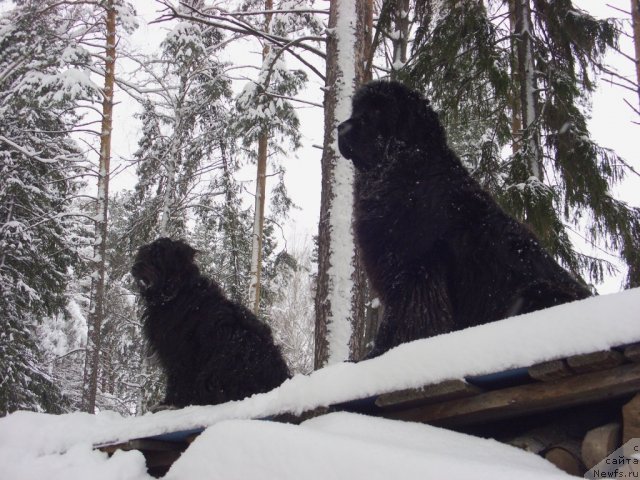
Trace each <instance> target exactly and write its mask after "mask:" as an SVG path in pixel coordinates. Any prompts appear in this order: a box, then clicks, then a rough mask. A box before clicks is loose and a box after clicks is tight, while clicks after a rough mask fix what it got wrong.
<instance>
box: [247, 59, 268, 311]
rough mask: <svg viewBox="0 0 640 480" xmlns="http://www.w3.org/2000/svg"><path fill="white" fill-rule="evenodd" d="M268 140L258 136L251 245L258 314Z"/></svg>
mask: <svg viewBox="0 0 640 480" xmlns="http://www.w3.org/2000/svg"><path fill="white" fill-rule="evenodd" d="M265 48H267V47H265ZM268 142H269V140H268V138H267V135H266V134H264V133H263V134H261V135H260V138H258V170H257V174H256V202H255V209H254V217H253V236H252V237H253V242H252V246H251V280H250V283H249V301H250V302H251V304H252V306H253V313H255V314H256V315H257V314H258V312H259V311H260V281H261V279H260V274H261V272H262V243H263V231H264V201H265V195H266V184H267V153H268Z"/></svg>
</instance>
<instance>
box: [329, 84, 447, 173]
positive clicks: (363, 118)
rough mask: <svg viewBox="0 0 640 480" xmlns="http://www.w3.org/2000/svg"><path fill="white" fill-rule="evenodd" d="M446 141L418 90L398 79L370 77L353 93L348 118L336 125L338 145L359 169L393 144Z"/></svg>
mask: <svg viewBox="0 0 640 480" xmlns="http://www.w3.org/2000/svg"><path fill="white" fill-rule="evenodd" d="M434 143H435V144H436V145H444V144H446V140H445V135H444V129H443V128H442V125H441V124H440V121H439V120H438V115H437V114H436V113H435V112H434V111H433V109H432V108H431V107H430V106H429V101H428V100H426V99H425V98H424V97H423V96H422V95H421V94H420V93H418V92H415V91H412V90H410V89H408V88H407V87H405V86H404V85H402V84H401V83H399V82H391V81H380V80H377V81H373V82H370V83H368V84H366V85H364V86H363V87H361V88H360V89H359V90H358V91H357V92H356V94H355V95H354V97H353V101H352V113H351V118H349V119H348V120H346V121H345V122H343V123H341V124H340V125H339V126H338V148H339V149H340V153H341V154H342V155H343V156H344V157H345V158H348V159H349V160H351V161H352V162H353V164H354V166H355V167H356V168H357V169H359V170H368V169H370V168H373V167H375V166H376V165H378V164H379V163H380V162H381V161H382V160H383V156H384V154H385V152H386V151H387V149H388V148H389V147H390V146H391V145H392V144H394V145H395V146H399V147H402V148H405V147H409V148H424V147H428V146H429V145H431V144H434Z"/></svg>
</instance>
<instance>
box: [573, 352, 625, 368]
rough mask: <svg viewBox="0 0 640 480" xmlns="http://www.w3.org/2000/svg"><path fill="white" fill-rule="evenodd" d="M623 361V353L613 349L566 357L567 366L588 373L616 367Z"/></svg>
mask: <svg viewBox="0 0 640 480" xmlns="http://www.w3.org/2000/svg"><path fill="white" fill-rule="evenodd" d="M623 362H624V355H623V354H622V353H620V352H616V351H615V350H604V351H601V352H593V353H585V354H583V355H574V356H573V357H569V358H567V364H568V365H569V368H571V370H573V371H574V372H576V373H589V372H596V371H598V370H605V369H607V368H613V367H617V366H618V365H622V363H623Z"/></svg>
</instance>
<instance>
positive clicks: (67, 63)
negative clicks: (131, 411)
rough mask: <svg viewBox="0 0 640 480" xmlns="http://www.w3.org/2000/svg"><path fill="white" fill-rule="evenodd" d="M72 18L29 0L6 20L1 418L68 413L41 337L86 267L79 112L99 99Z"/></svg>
mask: <svg viewBox="0 0 640 480" xmlns="http://www.w3.org/2000/svg"><path fill="white" fill-rule="evenodd" d="M67 13H68V12H66V11H65V10H63V9H61V8H56V6H55V5H49V4H48V3H44V2H30V1H27V2H20V4H19V5H18V6H17V7H16V8H14V9H13V10H11V11H9V12H7V13H5V14H3V16H2V17H0V118H1V121H0V159H1V160H0V221H1V222H2V223H1V224H0V291H1V292H2V294H1V296H0V312H1V314H0V363H1V365H0V369H1V370H2V372H3V381H2V382H1V383H0V415H3V414H6V413H7V412H8V411H12V410H15V409H18V408H20V409H30V410H45V411H50V412H60V411H62V410H64V409H65V408H66V406H67V401H66V400H65V399H63V398H62V396H61V393H60V390H59V388H58V387H57V386H56V385H55V384H53V383H52V382H51V379H50V377H49V375H48V373H47V372H45V371H43V369H42V366H41V364H40V362H41V360H42V350H41V344H40V342H39V340H38V338H37V337H36V335H35V332H36V329H37V328H38V326H42V325H43V324H44V322H45V320H46V319H51V318H54V317H56V316H57V315H59V314H60V313H61V312H62V311H63V309H64V307H65V304H66V298H65V291H66V287H67V283H68V273H69V269H70V268H71V267H72V265H74V263H76V262H77V255H76V249H75V245H74V239H75V238H76V237H75V235H74V230H75V227H76V223H77V217H75V216H74V213H75V212H73V211H72V208H73V207H72V199H73V198H74V196H76V195H78V192H79V189H80V187H81V183H80V182H79V181H78V177H79V176H80V175H81V174H82V170H81V166H82V165H83V163H84V157H83V155H82V153H81V151H80V149H79V148H78V146H77V145H76V143H75V142H74V141H73V140H72V139H71V138H70V132H71V131H72V129H73V127H74V125H75V124H76V123H77V122H78V117H77V116H75V115H74V114H73V113H72V112H73V111H74V109H75V108H76V107H77V105H78V102H79V101H80V100H82V99H85V100H91V99H92V98H95V95H96V94H97V92H98V90H97V88H96V87H95V85H94V84H93V83H92V82H91V81H90V79H89V76H88V74H87V71H86V66H87V64H88V55H87V52H86V50H84V49H82V48H81V47H80V46H79V45H78V44H77V42H75V41H74V40H73V38H69V37H68V36H67V35H66V33H65V32H66V30H65V29H64V28H63V29H60V26H65V25H67V26H68V25H70V24H71V23H72V22H73V18H70V17H69V16H67V15H66V14H67ZM61 32H62V33H61Z"/></svg>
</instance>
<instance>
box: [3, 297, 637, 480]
mask: <svg viewBox="0 0 640 480" xmlns="http://www.w3.org/2000/svg"><path fill="white" fill-rule="evenodd" d="M638 341H640V289H634V290H628V291H625V292H622V293H618V294H613V295H605V296H600V297H595V298H590V299H587V300H583V301H580V302H574V303H572V304H567V305H561V306H559V307H555V308H552V309H548V310H545V311H542V312H536V313H533V314H529V315H522V316H519V317H513V318H509V319H506V320H503V321H500V322H496V323H493V324H489V325H483V326H479V327H474V328H470V329H467V330H463V331H459V332H454V333H451V334H448V335H441V336H438V337H434V338H430V339H425V340H419V341H416V342H412V343H410V344H405V345H401V346H400V347H398V348H395V349H393V350H391V351H389V352H388V353H387V354H385V355H383V356H382V357H379V358H376V359H373V360H369V361H366V362H362V363H359V364H353V363H340V364H336V365H332V366H330V367H327V368H324V369H322V370H319V371H317V372H314V373H313V374H311V375H309V376H302V375H300V376H296V377H294V378H293V379H291V380H288V381H287V382H285V383H284V384H283V385H282V386H281V387H279V388H277V389H275V390H274V391H272V392H269V393H265V394H260V395H254V396H253V397H251V398H248V399H245V400H243V401H240V402H230V403H227V404H223V405H216V406H210V407H189V408H185V409H182V410H176V411H164V412H159V413H156V414H147V415H144V416H141V417H135V418H123V417H120V416H119V415H117V414H114V413H112V412H103V413H101V414H99V415H89V414H84V413H73V414H67V415H59V416H56V415H46V414H36V413H31V412H16V413H14V414H11V415H9V416H7V417H5V418H2V419H0V465H2V467H1V469H0V478H2V479H4V478H6V479H10V480H18V479H32V478H33V479H42V478H47V479H48V480H51V479H57V478H60V479H62V478H64V479H68V480H73V479H75V478H83V479H85V478H87V472H91V478H92V479H102V478H105V479H115V478H118V479H138V478H148V477H147V474H146V471H145V467H144V459H143V458H142V455H141V454H140V453H138V452H127V453H123V452H121V453H118V454H116V455H114V456H113V457H112V458H111V459H107V457H106V456H105V455H103V454H101V453H99V452H95V451H92V445H96V444H101V443H107V442H114V441H120V440H127V439H131V438H139V437H144V436H149V435H156V434H160V433H164V432H168V431H176V430H187V429H190V428H195V427H207V426H208V427H209V428H208V429H207V430H206V431H205V432H204V433H203V434H202V435H201V436H200V437H199V438H198V439H197V440H196V442H194V444H193V445H192V446H191V447H190V448H189V449H188V450H187V452H186V453H185V454H184V455H183V456H182V457H181V458H180V460H178V462H176V463H175V464H174V466H173V467H172V469H171V471H170V472H169V474H168V475H169V476H168V478H175V479H178V478H189V479H191V478H194V479H195V478H224V479H233V478H238V479H246V478H273V479H288V478H291V479H294V478H295V479H300V478H309V479H313V478H323V479H326V478H363V477H365V476H366V477H367V478H390V477H392V476H394V477H395V476H398V477H400V478H418V476H419V477H420V478H430V475H429V474H430V473H433V475H432V476H433V477H435V478H441V477H444V478H465V479H468V478H471V477H473V478H510V479H511V478H514V477H517V478H529V477H533V476H536V477H543V478H546V477H560V476H562V475H564V474H562V473H561V472H559V471H557V470H555V469H554V468H552V467H550V466H547V464H546V463H545V462H544V461H543V460H542V459H539V458H537V457H535V456H533V455H530V454H527V453H524V452H520V451H518V450H515V449H513V448H511V447H507V446H504V445H500V444H497V443H495V442H492V441H489V440H482V439H477V438H472V437H468V436H465V435H462V434H457V433H452V432H448V431H446V430H442V429H437V428H434V427H429V426H426V425H416V424H408V423H402V422H396V421H391V420H381V419H374V418H367V417H362V416H359V415H353V414H332V415H327V416H324V417H321V418H318V419H314V420H310V421H308V422H305V423H303V424H302V425H301V426H293V425H284V424H277V423H273V422H265V421H256V420H248V419H250V418H264V417H267V416H269V415H273V414H276V413H282V412H293V413H301V412H303V411H305V410H309V409H312V408H315V407H318V406H325V405H330V404H335V403H339V402H343V401H346V400H353V399H356V398H365V397H369V396H372V395H375V394H379V393H384V392H388V391H393V390H398V389H402V388H409V387H418V386H421V385H425V384H430V383H435V382H439V381H442V380H446V379H453V378H462V377H465V376H469V375H481V374H487V373H493V372H499V371H504V370H508V369H511V368H516V367H526V366H529V365H532V364H535V363H538V362H541V361H545V360H551V359H555V358H563V357H566V356H569V355H575V354H580V353H588V352H593V351H598V350H605V349H608V348H610V347H613V346H617V345H623V344H628V343H632V342H638Z"/></svg>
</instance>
